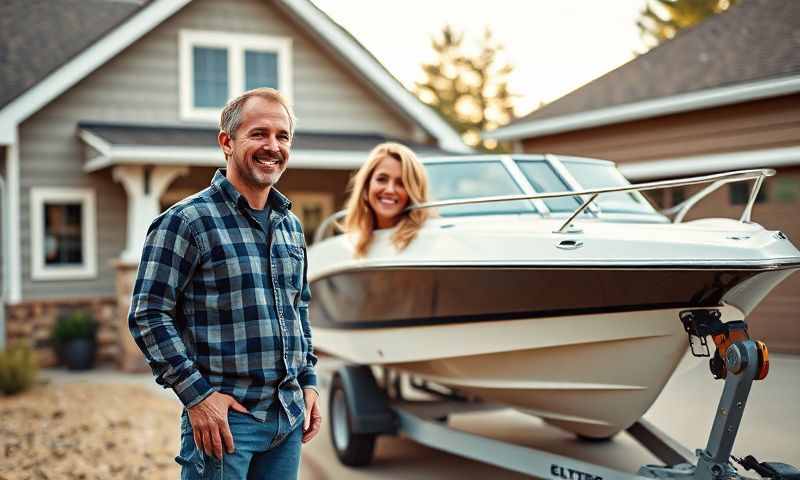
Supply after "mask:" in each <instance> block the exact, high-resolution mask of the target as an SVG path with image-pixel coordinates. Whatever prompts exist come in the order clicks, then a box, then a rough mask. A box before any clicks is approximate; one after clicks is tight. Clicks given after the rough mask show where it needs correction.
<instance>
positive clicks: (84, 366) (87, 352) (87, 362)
mask: <svg viewBox="0 0 800 480" xmlns="http://www.w3.org/2000/svg"><path fill="white" fill-rule="evenodd" d="M58 353H59V356H60V357H61V362H62V363H63V364H64V365H66V366H67V368H68V369H70V370H89V369H90V368H92V367H94V356H95V353H97V343H96V342H95V341H94V340H93V339H89V338H76V339H74V340H69V341H68V342H66V343H64V344H63V345H61V347H60V348H59V349H58Z"/></svg>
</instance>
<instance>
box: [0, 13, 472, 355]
mask: <svg viewBox="0 0 800 480" xmlns="http://www.w3.org/2000/svg"><path fill="white" fill-rule="evenodd" d="M0 58H2V63H0V71H1V72H0V158H2V159H3V161H2V162H0V175H1V176H2V179H3V182H2V185H3V186H4V192H3V197H2V204H3V208H2V212H3V219H2V221H3V223H2V227H3V228H2V231H3V255H2V268H3V304H4V305H3V307H4V308H3V309H0V310H2V315H3V320H4V321H3V322H0V342H1V341H2V340H3V339H6V340H7V341H14V340H16V339H23V338H24V339H30V338H32V339H34V341H35V343H36V345H37V346H38V347H41V349H40V350H41V354H42V356H43V357H44V358H43V360H44V364H45V365H47V364H50V363H52V358H50V357H51V355H50V354H48V352H49V349H48V348H46V347H47V343H48V335H49V331H50V329H51V327H52V325H53V322H54V319H55V318H56V317H57V316H58V315H59V314H60V312H63V311H65V310H70V309H75V308H82V309H89V310H91V311H93V312H94V315H95V316H96V317H97V318H98V319H99V320H100V321H101V328H100V346H101V348H100V351H99V360H100V361H108V362H111V361H114V360H116V359H119V360H120V362H121V363H122V366H123V367H127V368H134V367H135V366H136V365H137V362H139V363H140V359H139V358H138V357H137V354H138V352H136V348H135V346H134V345H132V341H130V340H129V338H130V335H129V334H128V332H127V322H126V319H125V317H126V313H127V308H128V304H129V296H130V290H131V283H132V280H133V277H134V276H135V269H136V266H137V263H138V259H139V256H140V252H141V248H142V242H143V239H144V236H145V233H146V229H147V227H148V225H149V223H150V221H151V220H152V219H153V218H154V217H155V216H156V215H157V214H158V213H159V212H160V211H162V210H163V209H164V208H165V207H166V206H168V205H170V204H172V203H174V202H175V201H177V200H179V199H180V198H183V197H184V196H186V195H188V194H190V193H193V192H195V191H198V190H200V189H202V188H204V187H205V186H207V185H208V183H209V181H210V179H211V177H212V175H213V172H214V170H215V169H216V168H218V167H221V166H223V165H224V158H223V156H222V154H221V152H220V151H219V149H218V147H217V145H216V134H217V122H218V115H219V112H220V110H221V107H222V106H223V105H224V103H225V101H226V100H227V99H228V98H231V97H233V96H235V95H237V94H238V93H241V92H242V91H244V90H246V89H249V88H253V87H257V86H272V87H276V88H278V89H279V90H281V91H282V92H283V93H284V94H285V95H286V96H287V97H288V98H289V99H290V101H291V102H292V103H293V105H294V108H295V113H296V115H297V117H298V123H297V131H296V136H295V141H294V146H293V155H292V158H291V160H290V168H289V170H288V171H287V173H286V174H285V175H284V177H283V179H282V180H281V182H280V184H279V188H280V189H281V191H282V192H283V193H285V194H287V196H289V197H290V199H291V200H292V201H293V203H294V207H293V211H295V212H296V213H297V214H298V216H299V217H300V218H301V220H302V221H303V223H304V225H305V228H306V230H307V232H308V233H313V231H314V229H315V228H316V226H317V225H318V224H319V222H320V221H321V219H323V218H324V217H326V216H327V215H328V214H330V213H332V212H333V211H334V210H335V209H338V208H340V207H341V206H342V204H343V201H344V192H345V187H346V183H347V181H348V179H349V176H350V174H351V172H352V171H353V169H355V168H357V167H358V166H360V164H361V163H362V162H363V161H364V160H365V159H366V155H367V153H368V152H369V150H370V149H371V148H372V147H373V146H375V145H376V144H377V143H380V142H382V141H387V140H397V141H400V142H404V143H406V144H409V145H410V146H411V147H412V148H414V149H416V150H417V151H419V152H421V153H431V152H443V151H455V152H463V151H465V150H466V147H465V146H464V145H463V143H462V142H461V139H460V137H459V135H458V134H457V133H456V132H455V131H454V130H453V129H452V128H450V126H449V125H447V124H446V123H445V122H444V121H443V120H442V119H441V118H440V117H439V116H438V115H437V114H436V113H434V112H433V111H432V110H430V109H429V108H428V107H427V106H425V105H423V104H422V103H421V102H419V101H418V100H417V99H416V98H415V97H414V96H413V95H412V94H411V93H409V92H408V91H407V90H405V89H404V88H403V87H402V86H401V85H400V83H399V82H398V81H397V80H395V78H394V77H392V76H391V74H389V73H388V72H387V71H386V70H385V68H384V67H383V66H382V65H381V64H380V62H379V61H378V60H377V59H375V58H374V57H373V56H371V55H370V54H369V53H368V52H367V51H366V50H365V49H364V48H363V47H362V46H361V45H359V44H358V42H356V41H355V40H354V39H353V37H351V36H350V35H349V34H348V33H347V32H346V31H344V30H343V29H342V28H341V27H339V26H338V25H337V24H336V23H334V22H333V21H332V20H331V19H330V18H329V17H328V16H326V15H325V14H324V13H323V12H322V11H320V10H319V9H317V8H316V7H315V6H314V5H313V4H312V3H311V2H310V1H308V0H194V1H192V0H149V1H148V0H139V1H134V0H115V1H108V0H60V1H58V2H55V1H53V0H50V1H48V0H33V1H32V0H8V1H5V2H3V3H2V5H0ZM0 346H1V345H0Z"/></svg>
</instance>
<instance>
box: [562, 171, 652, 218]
mask: <svg viewBox="0 0 800 480" xmlns="http://www.w3.org/2000/svg"><path fill="white" fill-rule="evenodd" d="M563 163H564V165H565V166H566V167H567V169H568V170H569V172H570V173H571V174H572V176H574V177H575V179H576V180H578V183H580V184H581V187H582V188H584V189H585V190H592V189H597V188H608V187H627V186H628V185H630V182H629V181H628V180H627V179H626V178H625V177H623V176H622V174H621V173H619V170H617V169H616V167H614V165H613V164H610V163H594V162H581V161H572V160H570V161H564V162H563ZM596 202H597V205H598V206H599V207H600V209H601V210H602V211H604V212H614V213H653V212H654V210H653V207H652V205H650V204H649V203H647V199H645V197H643V196H642V195H641V194H640V193H638V192H633V191H630V192H611V193H601V194H600V195H598V196H597V201H596Z"/></svg>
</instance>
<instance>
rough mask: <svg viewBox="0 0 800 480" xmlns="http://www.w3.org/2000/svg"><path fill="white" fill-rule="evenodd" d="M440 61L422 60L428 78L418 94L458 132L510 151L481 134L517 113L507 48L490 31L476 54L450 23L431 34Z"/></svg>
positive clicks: (477, 143)
mask: <svg viewBox="0 0 800 480" xmlns="http://www.w3.org/2000/svg"><path fill="white" fill-rule="evenodd" d="M431 45H432V47H433V49H434V51H435V52H436V56H437V58H436V60H434V61H433V62H432V63H426V64H423V65H422V70H423V74H424V77H423V81H420V82H416V83H415V86H414V93H415V94H416V95H417V96H418V97H419V98H420V100H422V101H423V102H424V103H426V104H428V105H430V106H431V107H433V108H435V109H436V110H438V111H439V113H440V114H441V115H442V116H443V117H444V118H445V119H446V120H447V121H448V122H449V123H450V125H452V126H453V128H455V129H456V131H458V132H459V133H460V134H461V136H462V138H463V139H464V142H465V143H466V144H467V145H469V146H471V147H476V148H479V149H481V150H486V151H508V145H501V144H499V143H498V142H497V141H496V140H481V138H480V133H481V132H482V131H484V130H494V129H495V128H497V127H499V126H501V125H505V124H506V123H508V122H510V121H511V119H512V118H514V110H513V103H512V102H513V99H514V95H513V94H511V93H510V92H509V90H508V75H509V74H510V73H511V71H512V70H513V66H512V65H510V64H507V63H502V62H500V61H499V59H498V58H497V57H498V54H499V53H500V52H501V51H502V49H503V47H502V46H501V45H500V44H499V43H497V42H496V41H495V40H494V38H492V32H491V31H490V30H489V29H488V28H487V29H486V30H485V31H484V34H483V37H482V39H481V42H480V45H479V48H478V51H477V52H475V53H470V52H468V51H467V49H466V47H465V46H464V35H463V34H462V33H460V32H457V31H455V30H454V29H453V28H452V27H450V26H449V25H445V26H444V28H443V29H442V32H441V34H440V35H438V36H433V37H432V38H431Z"/></svg>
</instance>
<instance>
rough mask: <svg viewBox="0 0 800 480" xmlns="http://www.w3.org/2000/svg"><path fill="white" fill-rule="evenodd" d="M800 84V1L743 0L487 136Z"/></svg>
mask: <svg viewBox="0 0 800 480" xmlns="http://www.w3.org/2000/svg"><path fill="white" fill-rule="evenodd" d="M745 87H746V88H745ZM796 91H800V2H798V1H796V0H744V1H742V2H740V3H738V4H737V5H736V6H735V7H732V8H731V9H730V10H729V11H727V12H724V13H721V14H718V15H715V16H713V17H711V18H709V19H708V20H706V21H704V22H703V23H701V24H699V25H697V26H695V27H694V28H691V29H688V30H686V31H684V32H681V33H680V34H679V35H677V36H676V37H675V38H674V39H672V40H670V41H667V42H664V43H663V44H661V45H659V46H658V47H656V48H654V49H652V50H650V51H649V52H647V53H645V54H644V55H641V56H639V57H637V58H635V59H634V60H632V61H630V62H628V63H627V64H625V65H623V66H621V67H619V68H617V69H615V70H613V71H611V72H609V73H607V74H605V75H603V76H602V77H599V78H597V79H595V80H594V81H592V82H590V83H589V84H587V85H585V86H583V87H581V88H578V89H577V90H575V91H573V92H572V93H569V94H567V95H566V96H564V97H562V98H560V99H558V100H556V101H554V102H552V103H550V104H548V105H545V106H544V107H542V108H540V109H538V110H535V111H534V112H532V113H530V114H529V115H527V116H525V117H522V118H519V119H517V120H516V121H514V122H513V123H511V124H510V125H507V126H505V127H503V128H501V129H498V130H496V131H494V132H489V133H487V134H486V137H489V138H501V139H520V138H532V137H536V136H541V135H547V134H552V133H558V132H564V131H570V130H577V129H581V128H589V127H595V126H599V125H604V124H612V123H618V122H622V121H629V120H635V119H640V118H647V117H651V116H657V115H663V114H669V113H677V112H680V111H688V110H692V109H696V108H708V107H711V106H721V105H725V104H731V103H738V102H742V101H748V100H754V99H758V98H765V97H767V96H775V95H782V94H786V93H793V92H796Z"/></svg>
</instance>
